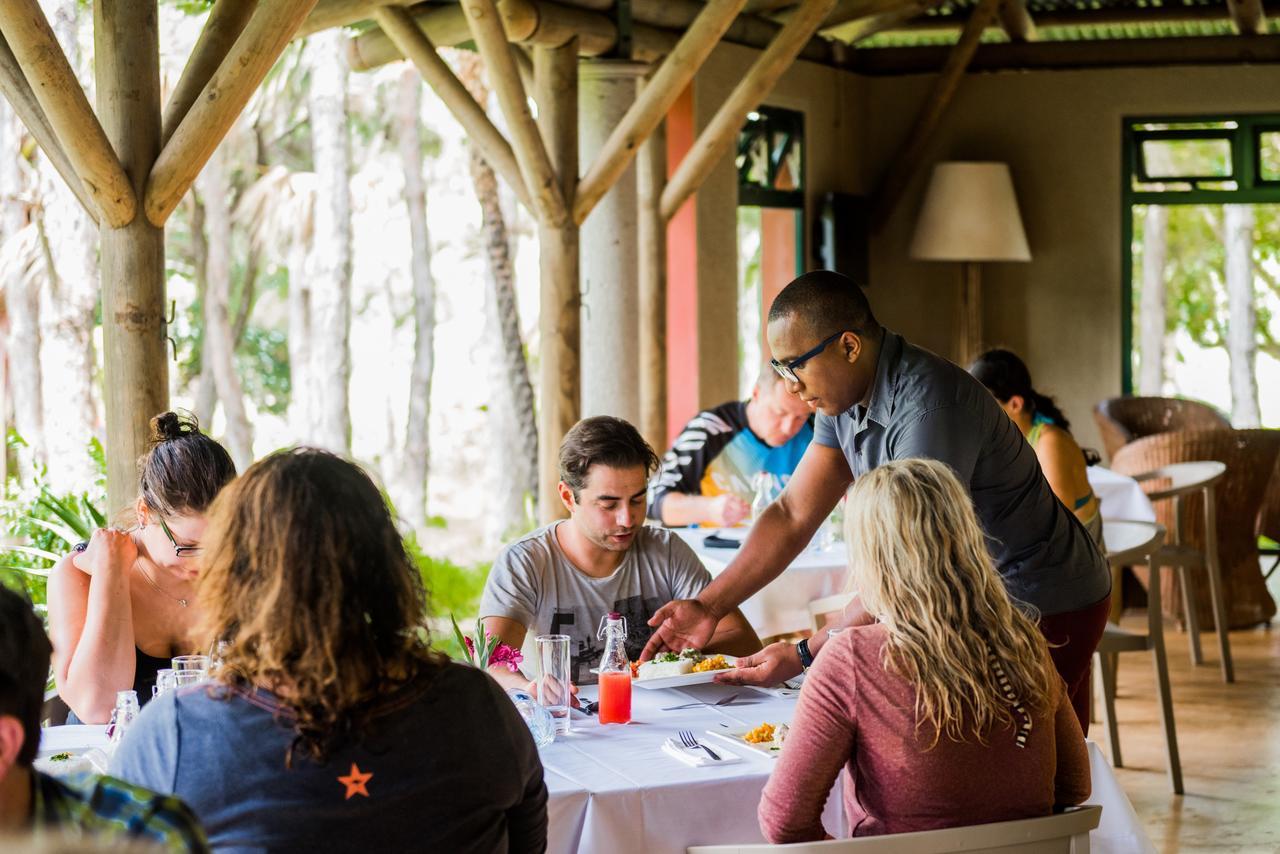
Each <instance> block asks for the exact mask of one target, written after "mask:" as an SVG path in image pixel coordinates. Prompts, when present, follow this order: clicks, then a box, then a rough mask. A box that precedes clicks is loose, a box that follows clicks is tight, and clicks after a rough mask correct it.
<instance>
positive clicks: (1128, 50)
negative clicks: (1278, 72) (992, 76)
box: [844, 35, 1280, 76]
mask: <svg viewBox="0 0 1280 854" xmlns="http://www.w3.org/2000/svg"><path fill="white" fill-rule="evenodd" d="M950 51H951V48H950V47H947V46H945V45H944V46H928V47H878V48H875V49H873V50H856V51H851V54H852V56H851V58H850V59H849V61H848V62H847V63H846V64H845V66H844V67H846V68H848V69H849V70H850V71H856V72H858V73H860V74H867V75H872V76H877V75H894V74H930V73H935V72H936V71H937V70H938V68H939V67H941V66H942V64H943V63H944V62H946V59H947V56H948V55H949V54H950ZM1241 64H1253V65H1275V64H1280V36H1273V35H1266V36H1194V37H1188V38H1153V39H1111V40H1107V41H1074V42H1049V41H1041V42H1034V43H1031V44H984V45H981V46H980V47H979V48H978V50H977V52H976V53H975V54H974V57H973V60H972V61H971V62H970V63H969V70H970V71H971V72H978V71H1012V70H1035V69H1053V70H1063V69H1076V68H1132V67H1145V66H1156V67H1176V66H1180V65H1241Z"/></svg>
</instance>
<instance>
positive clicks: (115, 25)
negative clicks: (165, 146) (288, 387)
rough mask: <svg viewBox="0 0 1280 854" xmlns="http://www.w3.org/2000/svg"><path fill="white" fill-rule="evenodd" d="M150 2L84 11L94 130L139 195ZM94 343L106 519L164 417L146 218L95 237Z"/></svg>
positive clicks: (148, 87)
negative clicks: (97, 119)
mask: <svg viewBox="0 0 1280 854" xmlns="http://www.w3.org/2000/svg"><path fill="white" fill-rule="evenodd" d="M157 5H158V0H114V2H109V0H98V2H97V3H95V4H94V8H93V14H94V27H93V30H94V64H95V67H96V77H97V82H98V108H99V111H100V114H101V116H102V124H103V127H104V129H105V131H106V133H107V136H108V137H109V138H110V140H111V142H112V143H113V144H114V145H115V148H116V150H117V151H119V152H120V157H121V159H122V160H123V162H124V168H125V169H126V170H127V171H128V174H129V176H130V178H131V180H132V181H133V186H134V189H135V190H137V191H141V189H142V185H143V183H144V182H145V180H146V176H147V174H148V173H149V172H150V171H151V165H152V164H153V163H154V162H155V159H156V156H157V155H158V154H159V152H160V33H159V10H158V8H157ZM100 239H101V246H102V339H103V362H104V364H105V367H106V371H105V376H104V378H103V383H102V395H103V398H104V403H105V404H106V420H107V424H106V447H105V449H104V450H105V452H106V459H107V504H108V506H109V508H110V510H111V513H109V514H108V515H111V514H113V513H116V512H118V511H120V510H122V509H124V508H125V507H126V506H129V505H130V504H132V503H133V500H134V498H135V497H136V496H137V494H138V471H137V468H136V465H135V463H136V460H137V459H138V457H139V456H141V454H142V452H143V451H145V450H146V447H147V438H148V434H149V423H148V422H149V420H150V418H151V417H152V416H153V415H156V414H158V413H160V412H164V411H165V410H167V409H168V408H169V353H168V344H167V341H166V337H165V336H166V331H165V308H166V306H165V278H164V230H163V229H161V228H157V227H155V226H153V225H152V224H151V223H150V222H148V221H147V219H146V217H141V216H140V217H137V218H135V219H134V220H133V222H131V223H129V224H128V225H126V226H124V227H123V228H110V227H105V226H104V227H103V228H102V230H101V237H100Z"/></svg>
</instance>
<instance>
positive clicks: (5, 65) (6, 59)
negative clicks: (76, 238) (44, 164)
mask: <svg viewBox="0 0 1280 854" xmlns="http://www.w3.org/2000/svg"><path fill="white" fill-rule="evenodd" d="M0 95H3V96H4V97H5V99H6V100H7V101H8V102H9V104H10V106H12V107H13V111H14V112H15V113H16V114H17V115H18V119H19V120H20V121H21V122H22V124H23V125H24V126H25V127H26V128H27V130H28V131H30V133H31V136H32V137H34V138H35V141H36V144H37V145H39V146H40V149H41V150H42V151H43V152H44V155H45V157H48V158H49V163H50V164H51V165H52V166H53V168H54V169H56V170H58V174H59V175H61V176H62V180H64V181H66V182H67V186H68V187H69V188H70V189H71V192H72V193H74V194H75V197H76V198H77V199H79V200H80V205H81V206H82V207H83V208H84V210H85V213H87V214H88V215H89V216H90V217H91V218H92V219H93V221H94V222H97V221H98V217H99V216H100V214H99V212H98V205H97V204H96V203H95V202H94V201H93V198H92V197H91V196H90V195H89V193H88V191H87V190H85V188H84V182H83V181H81V180H80V176H79V175H77V174H76V169H75V167H74V166H73V165H72V164H71V161H70V160H69V159H68V158H67V153H66V152H65V151H63V150H62V143H60V142H59V141H58V135H57V134H56V133H54V130H53V126H52V125H50V124H49V119H48V117H46V116H45V114H44V110H43V109H42V108H41V106H40V102H39V101H38V100H36V93H35V92H33V91H32V90H31V84H30V83H28V82H27V76H26V75H25V74H23V73H22V68H21V66H19V65H18V58H17V57H15V56H14V55H13V51H11V50H10V49H9V43H8V42H7V41H5V39H4V36H3V35H0ZM3 156H4V157H16V156H17V155H16V154H15V153H13V152H8V151H6V152H4V153H3Z"/></svg>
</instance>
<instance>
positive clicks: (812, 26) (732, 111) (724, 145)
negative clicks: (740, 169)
mask: <svg viewBox="0 0 1280 854" xmlns="http://www.w3.org/2000/svg"><path fill="white" fill-rule="evenodd" d="M834 5H835V0H804V3H802V4H801V6H800V9H799V10H798V11H797V12H796V14H795V15H794V16H793V17H792V18H791V19H790V20H789V21H787V23H786V24H785V25H784V26H783V28H782V30H781V31H779V33H778V37H777V38H776V39H774V40H773V42H772V43H771V44H770V45H769V46H768V47H767V48H765V50H764V52H763V53H761V54H760V56H759V57H757V58H756V61H755V63H754V64H753V65H752V66H751V68H749V69H748V70H747V73H746V74H745V75H744V76H743V78H742V80H741V81H740V82H739V83H738V85H737V86H735V87H734V88H733V91H732V92H730V93H729V97H728V98H726V99H725V101H724V103H722V104H721V105H720V108H719V109H718V110H717V111H716V114H715V115H714V116H713V117H712V118H711V121H710V122H708V123H707V126H706V127H705V128H703V129H702V132H701V133H700V134H698V138H697V139H696V140H694V142H693V146H692V148H690V149H689V153H688V154H686V155H685V157H684V160H682V161H680V165H679V166H678V167H676V171H675V174H674V175H672V176H671V180H670V181H668V182H667V186H666V188H665V189H664V190H663V191H662V216H663V217H664V218H666V219H668V220H670V219H671V217H672V216H674V215H675V213H676V211H678V210H679V209H680V206H681V205H683V204H684V202H685V200H686V199H688V198H689V197H690V196H691V195H693V194H694V193H695V192H696V191H697V189H698V187H700V186H701V185H702V182H703V181H705V180H706V179H707V176H708V175H710V174H711V170H712V169H714V168H715V166H716V163H717V162H718V161H719V160H720V158H721V157H722V156H723V155H724V153H725V152H726V151H727V150H728V149H729V148H730V147H731V146H732V145H733V142H734V140H736V139H737V138H738V133H739V131H741V130H742V123H743V122H744V121H745V120H746V117H747V113H749V112H751V111H752V110H754V109H755V108H756V107H758V106H760V102H761V101H763V100H764V99H765V97H767V96H768V94H769V93H770V92H771V91H773V87H774V85H775V84H776V83H777V82H778V78H779V77H781V76H782V75H783V73H784V72H785V71H786V70H787V69H788V68H790V67H791V65H792V63H794V62H795V59H796V56H797V55H798V54H799V53H800V49H801V48H803V47H804V44H805V42H807V41H808V40H809V39H810V38H812V37H813V34H814V33H815V32H817V31H818V27H820V26H822V22H823V21H825V20H826V18H827V14H828V13H829V12H830V11H831V7H832V6H834Z"/></svg>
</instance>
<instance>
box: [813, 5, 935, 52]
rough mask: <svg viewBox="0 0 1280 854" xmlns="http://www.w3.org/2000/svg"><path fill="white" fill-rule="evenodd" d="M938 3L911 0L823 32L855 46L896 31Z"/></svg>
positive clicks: (843, 42)
mask: <svg viewBox="0 0 1280 854" xmlns="http://www.w3.org/2000/svg"><path fill="white" fill-rule="evenodd" d="M938 2H939V0H911V2H908V3H907V4H906V5H901V6H899V7H898V8H896V9H894V10H893V11H891V12H884V13H882V14H879V15H872V16H870V17H868V18H862V19H861V20H857V21H846V22H845V23H843V24H841V25H840V26H838V27H834V28H832V29H828V30H825V32H826V33H828V34H829V35H831V36H832V37H833V38H838V39H839V40H840V42H841V43H842V44H846V45H855V44H857V43H858V42H860V41H863V40H864V39H869V38H871V37H872V36H874V35H877V34H879V33H883V32H888V31H890V30H896V29H898V28H899V27H901V26H902V25H903V24H905V23H907V22H908V21H910V20H912V19H913V18H916V17H918V16H919V15H923V14H924V13H925V12H927V11H929V9H930V8H932V7H933V6H936V5H938Z"/></svg>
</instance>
